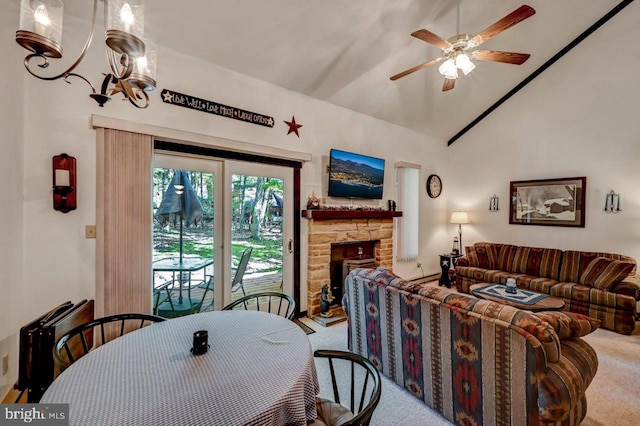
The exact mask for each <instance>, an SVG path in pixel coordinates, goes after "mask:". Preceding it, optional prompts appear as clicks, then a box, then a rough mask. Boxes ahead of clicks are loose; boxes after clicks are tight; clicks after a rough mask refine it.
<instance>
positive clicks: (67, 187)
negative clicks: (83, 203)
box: [53, 153, 77, 213]
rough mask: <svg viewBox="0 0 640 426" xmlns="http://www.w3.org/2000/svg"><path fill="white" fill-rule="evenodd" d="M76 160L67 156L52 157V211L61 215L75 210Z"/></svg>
mask: <svg viewBox="0 0 640 426" xmlns="http://www.w3.org/2000/svg"><path fill="white" fill-rule="evenodd" d="M76 206H77V202H76V159H75V158H74V157H71V156H69V155H67V154H64V153H63V154H60V155H56V156H54V157H53V209H54V210H58V211H61V212H62V213H69V212H70V211H71V210H75V209H76Z"/></svg>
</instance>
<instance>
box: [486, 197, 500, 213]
mask: <svg viewBox="0 0 640 426" xmlns="http://www.w3.org/2000/svg"><path fill="white" fill-rule="evenodd" d="M499 200H500V199H499V198H498V196H497V195H496V194H493V197H491V198H489V211H490V212H497V211H498V210H500V209H499V208H498V201H499Z"/></svg>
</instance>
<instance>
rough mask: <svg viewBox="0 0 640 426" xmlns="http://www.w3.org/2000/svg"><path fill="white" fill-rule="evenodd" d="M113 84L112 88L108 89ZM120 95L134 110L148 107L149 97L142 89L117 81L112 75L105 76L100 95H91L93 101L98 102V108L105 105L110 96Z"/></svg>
mask: <svg viewBox="0 0 640 426" xmlns="http://www.w3.org/2000/svg"><path fill="white" fill-rule="evenodd" d="M112 84H113V87H111V88H110V87H109V86H110V85H112ZM118 93H120V94H121V95H122V96H124V99H125V100H128V101H129V102H130V103H131V105H133V106H135V107H136V108H140V109H144V108H146V107H148V106H149V95H147V92H146V91H144V90H143V89H141V88H139V87H137V86H132V85H131V84H130V83H129V82H128V81H127V80H124V79H119V78H117V77H116V76H114V75H113V74H107V75H105V78H104V80H103V81H102V87H101V90H100V93H95V91H94V93H93V94H92V95H91V97H92V98H93V99H95V100H96V102H98V104H99V105H100V106H104V104H105V103H107V102H108V101H110V100H111V96H113V95H116V94H118Z"/></svg>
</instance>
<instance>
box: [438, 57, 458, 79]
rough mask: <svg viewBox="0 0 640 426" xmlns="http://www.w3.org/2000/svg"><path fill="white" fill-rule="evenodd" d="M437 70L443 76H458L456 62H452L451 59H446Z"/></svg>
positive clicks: (450, 77)
mask: <svg viewBox="0 0 640 426" xmlns="http://www.w3.org/2000/svg"><path fill="white" fill-rule="evenodd" d="M438 71H439V72H440V74H442V75H443V76H445V78H448V79H451V80H455V79H456V78H458V69H457V68H456V64H455V63H454V62H453V59H447V60H446V61H444V62H443V63H442V65H440V67H438Z"/></svg>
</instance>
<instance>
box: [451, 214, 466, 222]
mask: <svg viewBox="0 0 640 426" xmlns="http://www.w3.org/2000/svg"><path fill="white" fill-rule="evenodd" d="M451 223H455V224H463V223H469V216H468V215H467V212H453V213H451Z"/></svg>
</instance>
